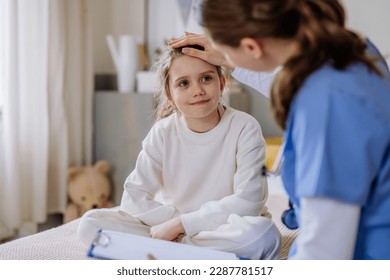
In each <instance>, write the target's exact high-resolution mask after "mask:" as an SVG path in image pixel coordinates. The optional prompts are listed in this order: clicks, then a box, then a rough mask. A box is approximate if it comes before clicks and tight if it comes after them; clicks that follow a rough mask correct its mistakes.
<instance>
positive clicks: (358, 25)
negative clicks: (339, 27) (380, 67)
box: [342, 0, 390, 65]
mask: <svg viewBox="0 0 390 280" xmlns="http://www.w3.org/2000/svg"><path fill="white" fill-rule="evenodd" d="M342 2H343V3H344V6H345V9H346V13H347V25H348V26H349V27H350V28H351V29H353V30H355V31H358V32H359V33H361V34H362V35H364V36H368V37H369V38H370V39H371V40H372V41H373V42H374V43H375V44H376V46H377V47H378V49H379V50H380V51H381V52H382V54H383V55H385V57H386V60H387V63H388V64H389V65H390V28H389V27H390V1H389V0H370V1H367V0H342Z"/></svg>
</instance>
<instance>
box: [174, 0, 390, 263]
mask: <svg viewBox="0 0 390 280" xmlns="http://www.w3.org/2000/svg"><path fill="white" fill-rule="evenodd" d="M198 3H199V4H198V6H197V18H198V21H199V23H200V24H201V25H202V26H204V28H205V29H206V31H207V33H208V34H209V36H210V37H211V39H212V41H213V43H212V44H211V43H209V42H208V41H207V37H205V36H202V35H194V34H188V36H187V37H186V38H181V39H178V40H174V41H172V42H171V45H172V46H173V47H179V46H184V45H186V44H199V45H202V46H204V48H205V52H203V53H200V52H197V53H196V54H195V53H194V51H190V50H188V49H186V48H184V49H183V51H184V52H185V53H187V54H188V55H195V56H198V57H200V58H203V59H205V60H207V61H209V62H211V63H215V64H218V65H230V67H236V68H235V70H234V72H233V75H234V76H235V77H236V78H238V79H240V80H241V81H242V82H244V83H247V84H249V85H251V86H252V87H254V88H256V89H258V90H260V91H261V92H262V93H266V88H262V87H261V82H264V81H267V80H268V81H271V80H272V74H271V76H270V75H267V74H261V75H260V74H258V73H256V72H262V71H268V72H272V71H275V69H277V67H279V66H280V67H281V70H280V71H279V72H278V74H277V75H276V78H275V79H274V82H273V83H272V87H271V90H270V98H271V105H272V109H273V112H274V116H275V119H276V121H277V122H278V124H279V125H280V126H281V127H282V128H283V129H284V130H285V149H284V155H283V156H284V164H283V169H282V178H283V183H284V186H285V188H286V191H287V192H288V194H289V196H290V199H291V200H292V201H293V203H294V205H295V207H296V211H297V216H298V222H299V225H300V233H299V235H298V237H297V240H296V242H295V244H294V246H293V247H294V248H293V249H292V251H291V252H290V258H293V259H390V250H388V248H390V237H389V236H390V215H389V214H388V213H389V212H390V86H389V81H388V80H387V81H386V78H387V79H388V78H389V73H388V68H387V66H386V64H385V63H383V62H379V63H376V64H375V63H374V62H373V57H372V56H370V55H367V53H366V49H367V47H368V48H369V50H371V52H372V51H373V50H375V48H374V46H373V45H372V44H370V42H365V41H364V39H362V38H361V37H359V36H358V35H357V34H355V33H354V32H352V31H351V30H348V29H347V28H346V27H345V11H344V9H343V7H342V5H341V4H340V2H339V1H337V0H315V1H314V0H307V1H303V0H280V1H271V0H257V1H241V0H231V1H228V2H226V1H224V0H206V1H198ZM214 47H215V48H214ZM216 49H218V50H220V51H222V52H223V53H224V55H220V53H218V52H217V51H216ZM238 67H240V68H238ZM241 68H246V69H249V70H251V71H252V72H248V71H243V70H242V69H241ZM270 77H271V78H270ZM263 85H264V83H263Z"/></svg>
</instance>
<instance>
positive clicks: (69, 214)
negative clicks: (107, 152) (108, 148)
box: [63, 160, 114, 223]
mask: <svg viewBox="0 0 390 280" xmlns="http://www.w3.org/2000/svg"><path fill="white" fill-rule="evenodd" d="M109 171H110V164H109V163H108V162H107V161H105V160H100V161H98V162H96V163H95V164H94V165H93V166H83V167H70V168H69V170H68V189H67V192H68V206H67V208H66V210H65V213H64V216H63V222H64V223H67V222H70V221H72V220H75V219H77V218H79V217H81V216H82V215H83V214H84V213H85V212H87V211H88V210H90V209H94V208H110V207H113V206H114V205H113V203H112V201H111V200H110V194H111V183H110V180H109V177H108V173H109Z"/></svg>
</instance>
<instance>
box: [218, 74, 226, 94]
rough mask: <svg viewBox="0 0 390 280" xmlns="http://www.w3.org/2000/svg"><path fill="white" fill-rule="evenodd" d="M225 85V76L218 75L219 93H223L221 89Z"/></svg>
mask: <svg viewBox="0 0 390 280" xmlns="http://www.w3.org/2000/svg"><path fill="white" fill-rule="evenodd" d="M225 86H226V78H225V77H224V76H220V77H219V89H220V90H221V94H222V93H223V90H224V89H225Z"/></svg>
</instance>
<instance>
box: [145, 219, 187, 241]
mask: <svg viewBox="0 0 390 280" xmlns="http://www.w3.org/2000/svg"><path fill="white" fill-rule="evenodd" d="M184 232H185V230H184V227H183V224H182V222H181V218H180V217H176V218H173V219H171V220H169V221H166V222H165V223H162V224H159V225H156V226H153V227H151V228H150V237H151V238H157V239H162V240H168V241H174V240H176V238H177V237H178V235H179V234H181V233H184Z"/></svg>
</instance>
